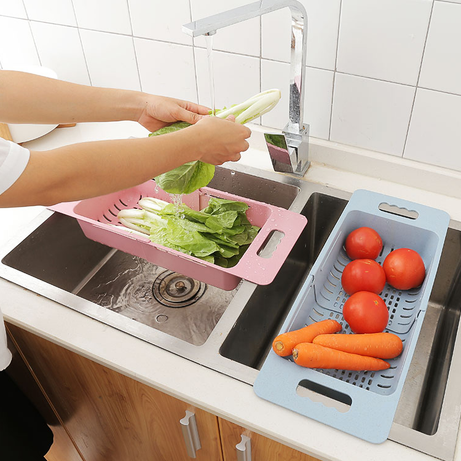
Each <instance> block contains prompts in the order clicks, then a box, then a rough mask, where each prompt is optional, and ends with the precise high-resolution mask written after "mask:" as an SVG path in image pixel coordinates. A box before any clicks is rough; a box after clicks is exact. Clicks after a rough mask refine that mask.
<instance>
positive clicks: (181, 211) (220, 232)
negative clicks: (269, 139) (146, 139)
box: [118, 197, 259, 267]
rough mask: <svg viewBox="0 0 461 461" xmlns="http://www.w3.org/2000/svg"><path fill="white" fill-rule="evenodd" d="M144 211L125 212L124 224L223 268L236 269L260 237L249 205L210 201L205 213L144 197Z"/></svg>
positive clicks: (121, 219) (164, 244)
mask: <svg viewBox="0 0 461 461" xmlns="http://www.w3.org/2000/svg"><path fill="white" fill-rule="evenodd" d="M138 205H139V206H140V207H141V209H128V210H122V211H120V212H119V214H118V218H119V220H120V222H121V223H122V224H124V225H125V226H127V227H128V228H130V229H132V230H135V231H137V232H142V233H143V234H144V235H149V238H150V240H151V241H152V242H154V243H157V244H159V245H163V246H166V247H168V248H171V249H173V250H176V251H180V252H182V253H185V254H188V255H192V256H195V257H197V258H200V259H203V260H204V261H208V262H211V263H215V264H217V265H219V266H222V267H233V266H235V265H236V264H237V263H238V262H239V260H240V258H241V257H242V256H243V254H244V252H245V250H246V249H247V248H248V246H249V245H250V244H251V242H252V241H253V240H254V238H255V237H256V235H257V233H258V231H259V227H257V226H253V225H252V224H251V223H250V222H249V221H248V218H247V216H246V211H247V210H248V205H247V204H246V203H243V202H237V201H232V200H226V199H219V198H215V197H210V200H209V203H208V206H207V207H206V208H204V209H203V210H201V211H197V210H192V209H191V208H189V207H188V206H187V205H184V204H180V205H179V206H176V205H174V204H173V203H168V202H165V201H163V200H159V199H156V198H153V197H144V198H142V199H141V200H140V201H139V202H138Z"/></svg>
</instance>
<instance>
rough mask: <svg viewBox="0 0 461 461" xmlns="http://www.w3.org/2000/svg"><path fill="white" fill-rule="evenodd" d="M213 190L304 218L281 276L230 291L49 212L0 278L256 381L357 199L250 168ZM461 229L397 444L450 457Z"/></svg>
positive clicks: (411, 378) (443, 269)
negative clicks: (92, 235) (99, 238)
mask: <svg viewBox="0 0 461 461" xmlns="http://www.w3.org/2000/svg"><path fill="white" fill-rule="evenodd" d="M210 185H211V187H214V188H216V189H220V190H223V191H226V192H231V193H235V194H237V195H240V196H243V197H248V198H251V199H254V200H258V201H262V202H266V203H271V204H273V205H277V206H280V207H283V208H286V209H288V208H289V209H291V210H293V211H296V212H299V213H302V214H304V215H305V216H306V217H307V219H308V225H307V226H306V228H305V230H304V231H303V233H302V235H301V236H300V238H299V239H298V241H297V243H296V245H295V246H294V248H293V250H292V251H291V253H290V255H289V257H288V258H287V260H286V262H285V263H284V265H283V266H282V268H281V270H280V271H279V273H278V275H277V277H276V278H275V280H274V281H273V282H272V283H271V284H270V285H267V286H256V285H254V284H252V283H249V282H246V281H242V282H241V283H240V284H239V286H238V287H237V288H236V289H235V290H233V291H230V292H228V291H223V290H220V289H217V288H215V287H211V286H207V285H205V284H203V283H201V282H198V281H194V280H192V279H190V278H188V277H184V276H182V275H181V274H177V273H172V272H171V271H168V270H167V269H165V268H161V267H158V266H155V265H153V264H150V263H148V262H146V261H144V260H142V259H139V258H137V257H134V256H131V255H128V254H125V253H123V252H120V251H117V250H114V249H112V248H109V247H106V246H104V245H101V244H99V243H96V242H93V241H91V240H88V239H87V238H86V237H85V236H84V235H83V233H82V231H81V230H80V227H79V225H78V223H77V222H76V221H75V220H73V219H72V218H69V217H67V216H64V215H60V214H57V213H53V212H51V211H45V212H44V213H43V214H42V215H41V216H40V217H39V219H38V220H36V221H35V222H34V223H32V224H31V225H30V227H29V228H28V229H26V230H25V231H24V234H23V235H21V236H18V238H17V239H16V240H15V241H12V242H10V243H9V244H8V245H7V246H5V247H4V248H2V249H1V250H0V259H1V262H2V263H1V264H0V276H1V277H3V278H5V279H7V280H10V281H12V282H14V283H17V284H19V285H21V286H23V287H26V288H28V289H30V290H32V291H34V292H36V293H39V294H41V295H43V296H45V297H48V298H50V299H52V300H54V301H56V302H59V303H61V304H63V305H65V306H67V307H69V308H71V309H74V310H76V311H78V312H81V313H82V314H85V315H87V316H90V317H92V318H94V319H96V320H99V321H101V322H104V323H106V324H108V325H110V326H112V327H114V328H118V329H120V330H122V331H124V332H126V333H128V334H131V335H134V336H136V337H138V338H140V339H142V340H144V341H147V342H149V343H151V344H153V345H155V346H158V347H161V348H164V349H166V350H168V351H170V352H172V353H175V354H178V355H181V356H183V357H185V358H187V359H190V360H192V361H194V362H196V363H199V364H201V365H203V366H206V367H209V368H211V369H213V370H216V371H218V372H221V373H224V374H227V375H229V376H231V377H233V378H235V379H238V380H240V381H243V382H245V383H248V384H249V385H251V384H252V383H253V382H254V380H255V378H256V376H257V374H258V370H259V369H260V367H261V366H262V363H263V361H264V358H265V357H266V355H267V353H268V352H269V350H270V347H271V342H272V339H273V337H274V336H275V335H276V333H277V331H278V330H279V328H280V326H281V324H282V323H283V321H284V319H285V317H286V315H287V314H288V312H289V310H290V307H291V305H292V302H293V300H294V299H295V297H296V294H297V293H298V291H299V289H300V288H301V286H302V284H303V281H304V280H305V279H306V277H307V275H308V273H309V271H310V269H311V267H312V265H313V263H314V261H315V259H316V258H317V256H318V254H319V253H320V251H321V249H322V247H323V245H324V243H325V241H326V239H327V238H328V236H329V234H330V232H331V230H332V229H333V227H334V225H335V223H336V221H337V219H338V218H339V216H340V214H341V212H342V210H343V209H344V207H345V205H346V203H347V199H348V198H349V194H347V193H345V192H342V191H339V190H335V189H331V188H329V187H325V186H321V185H317V184H312V183H308V182H305V181H302V180H299V179H297V178H293V177H291V176H285V175H279V174H275V173H272V172H265V171H261V170H255V169H252V168H249V167H234V168H233V169H229V168H224V167H223V168H217V172H216V176H215V178H214V180H213V182H212V184H210ZM460 294H461V223H457V222H451V223H450V229H449V231H448V235H447V239H446V242H445V247H444V251H443V254H442V260H441V263H440V268H439V271H438V274H437V279H436V282H435V285H434V289H433V292H432V294H431V299H430V303H429V306H428V310H427V313H426V317H425V321H424V325H423V329H422V332H421V335H420V338H419V341H418V345H417V348H416V353H415V355H414V357H413V361H412V365H411V367H410V372H409V374H408V377H407V380H406V384H405V388H404V391H403V394H402V398H401V399H400V403H399V407H398V409H397V413H396V416H395V419H394V424H393V426H392V430H391V434H390V437H389V438H390V439H391V440H394V441H396V442H399V443H402V444H404V445H406V446H409V447H411V448H414V449H416V450H420V451H423V452H425V453H427V454H430V455H432V456H435V457H438V458H441V459H444V460H451V459H453V456H454V449H455V444H456V439H457V435H458V428H459V420H460V408H461V393H460V392H459V389H460V387H461V345H460V344H459V343H460V342H459V341H457V338H458V331H459V328H460V325H459V315H460V312H461V302H460V301H459V299H460Z"/></svg>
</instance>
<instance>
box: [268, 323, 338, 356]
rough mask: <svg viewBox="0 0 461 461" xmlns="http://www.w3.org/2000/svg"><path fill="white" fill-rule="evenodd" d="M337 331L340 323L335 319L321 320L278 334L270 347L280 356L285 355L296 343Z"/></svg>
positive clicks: (290, 351) (288, 353)
mask: <svg viewBox="0 0 461 461" xmlns="http://www.w3.org/2000/svg"><path fill="white" fill-rule="evenodd" d="M338 331H341V324H340V323H339V322H337V321H336V320H331V319H327V320H321V321H320V322H316V323H313V324H311V325H308V326H307V327H304V328H301V329H299V330H293V331H289V332H287V333H282V334H281V335H278V336H277V337H276V338H275V339H274V341H273V343H272V349H274V352H275V353H276V354H278V355H280V356H281V357H286V356H287V355H291V354H292V352H293V348H294V347H295V346H296V345H297V344H299V343H311V342H312V340H313V339H314V338H315V337H316V336H317V335H321V334H326V333H336V332H338Z"/></svg>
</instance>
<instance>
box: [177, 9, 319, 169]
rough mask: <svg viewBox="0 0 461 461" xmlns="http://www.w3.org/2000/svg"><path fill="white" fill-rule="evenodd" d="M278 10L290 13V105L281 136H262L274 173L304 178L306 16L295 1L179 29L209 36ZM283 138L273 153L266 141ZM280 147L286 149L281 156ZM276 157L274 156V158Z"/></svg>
mask: <svg viewBox="0 0 461 461" xmlns="http://www.w3.org/2000/svg"><path fill="white" fill-rule="evenodd" d="M282 8H289V9H290V11H291V18H292V20H291V63H290V94H289V98H290V102H289V114H288V123H287V124H286V126H285V128H284V129H283V134H282V135H266V144H267V147H268V150H269V155H270V156H271V159H272V164H273V167H274V170H275V171H283V172H287V173H292V174H295V175H300V176H304V174H305V172H306V171H307V169H308V167H309V163H310V162H309V159H308V140H309V127H308V125H304V123H303V113H304V75H305V68H306V50H307V13H306V10H305V8H304V6H303V5H302V4H301V3H300V2H299V1H297V0H260V1H257V2H254V3H250V4H248V5H244V6H241V7H238V8H234V9H232V10H228V11H225V12H223V13H219V14H215V15H213V16H209V17H207V18H204V19H200V20H198V21H193V22H191V23H189V24H185V25H184V26H183V31H184V32H185V33H187V34H188V35H190V36H192V37H198V36H200V35H213V34H215V33H216V31H217V30H218V29H222V28H224V27H228V26H231V25H233V24H237V23H240V22H243V21H246V20H248V19H252V18H255V17H257V16H262V15H264V14H267V13H271V12H273V11H277V10H280V9H282ZM267 136H271V137H272V138H271V139H272V140H274V139H275V137H276V136H283V141H282V140H281V139H280V140H279V141H277V143H276V145H275V147H277V149H273V148H272V147H271V146H274V145H273V144H270V143H269V142H268V140H267ZM282 145H285V146H286V149H284V151H285V152H283V153H282V152H281V151H280V149H281V147H280V146H282ZM275 154H277V155H275Z"/></svg>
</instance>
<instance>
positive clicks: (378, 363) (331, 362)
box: [293, 343, 390, 371]
mask: <svg viewBox="0 0 461 461" xmlns="http://www.w3.org/2000/svg"><path fill="white" fill-rule="evenodd" d="M293 359H294V361H295V362H296V363H297V364H298V365H301V366H302V367H306V368H332V369H335V370H355V371H363V370H386V369H387V368H389V367H390V365H389V364H388V363H387V362H385V361H384V360H381V359H375V358H374V357H366V356H364V355H358V354H350V353H349V352H343V351H337V350H335V349H330V348H329V347H323V346H319V345H318V344H313V343H301V344H298V345H297V346H296V347H295V348H294V349H293Z"/></svg>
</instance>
